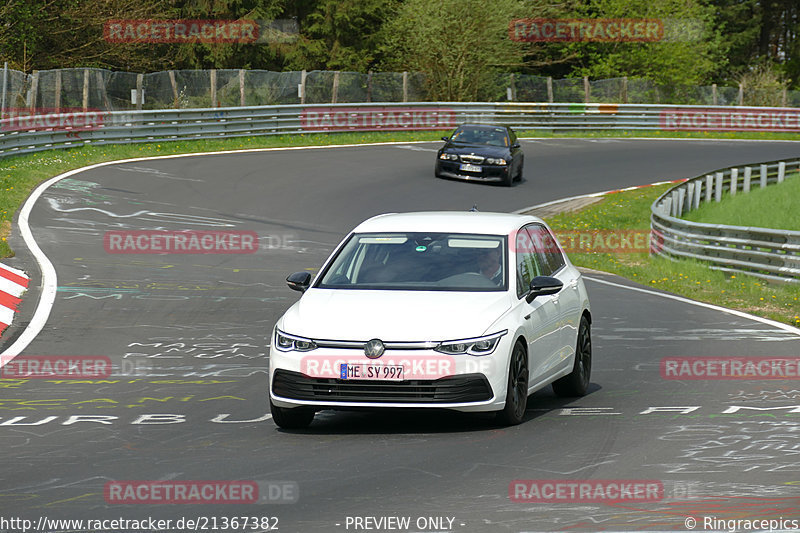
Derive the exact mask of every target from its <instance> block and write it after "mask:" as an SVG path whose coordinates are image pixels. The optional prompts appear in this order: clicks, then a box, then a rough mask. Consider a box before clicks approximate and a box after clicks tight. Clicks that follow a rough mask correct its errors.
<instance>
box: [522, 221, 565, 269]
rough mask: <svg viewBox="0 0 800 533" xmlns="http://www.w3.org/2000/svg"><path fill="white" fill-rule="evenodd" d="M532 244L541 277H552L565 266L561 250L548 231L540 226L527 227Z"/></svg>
mask: <svg viewBox="0 0 800 533" xmlns="http://www.w3.org/2000/svg"><path fill="white" fill-rule="evenodd" d="M527 229H528V232H529V233H530V235H531V240H532V242H533V243H534V247H535V249H536V254H537V257H538V259H539V262H540V263H541V265H542V272H543V273H542V274H541V275H542V276H552V275H553V274H555V273H556V272H558V271H559V270H561V268H562V267H563V266H564V265H566V261H565V260H564V256H563V255H562V253H561V249H560V248H559V247H558V244H557V243H556V239H555V237H554V236H553V234H552V233H550V231H549V230H548V229H547V228H546V227H544V226H542V225H541V224H531V225H530V226H528V227H527Z"/></svg>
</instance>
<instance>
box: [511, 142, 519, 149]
mask: <svg viewBox="0 0 800 533" xmlns="http://www.w3.org/2000/svg"><path fill="white" fill-rule="evenodd" d="M519 147H520V144H519V143H514V144H512V145H511V148H519Z"/></svg>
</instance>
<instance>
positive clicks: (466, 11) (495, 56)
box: [383, 0, 522, 101]
mask: <svg viewBox="0 0 800 533" xmlns="http://www.w3.org/2000/svg"><path fill="white" fill-rule="evenodd" d="M521 13H522V5H521V4H520V3H519V2H518V1H517V0H497V1H496V2H493V3H492V5H491V9H487V6H486V2H484V1H482V0H441V1H439V2H431V1H430V0H406V1H405V2H404V3H403V4H402V5H401V6H400V8H399V10H398V12H397V15H396V16H395V17H394V18H393V19H391V20H390V21H389V22H388V23H387V24H386V26H385V27H384V32H383V33H384V39H385V41H384V42H385V48H386V50H387V54H388V55H389V57H390V59H389V60H387V62H386V63H385V65H386V66H389V67H391V68H395V69H399V70H408V71H420V72H424V73H425V74H426V76H427V84H428V91H429V97H430V98H431V99H433V100H442V101H455V100H477V99H480V97H481V93H482V92H486V91H492V90H496V87H492V82H493V80H494V79H496V76H494V74H495V73H497V72H498V69H499V68H502V69H503V70H507V65H509V64H518V63H519V62H520V61H521V60H522V48H521V46H520V45H519V43H515V42H513V41H511V39H509V37H508V24H509V21H510V20H512V19H514V18H515V17H517V16H519V15H520V14H521Z"/></svg>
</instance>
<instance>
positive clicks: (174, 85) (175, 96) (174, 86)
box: [167, 70, 181, 109]
mask: <svg viewBox="0 0 800 533" xmlns="http://www.w3.org/2000/svg"><path fill="white" fill-rule="evenodd" d="M167 75H168V76H169V84H170V85H172V107H174V108H175V109H180V107H181V103H180V101H179V100H178V84H177V83H176V82H175V71H174V70H168V71H167Z"/></svg>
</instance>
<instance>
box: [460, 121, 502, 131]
mask: <svg viewBox="0 0 800 533" xmlns="http://www.w3.org/2000/svg"><path fill="white" fill-rule="evenodd" d="M458 127H459V128H465V127H466V128H478V129H487V130H488V129H496V128H502V129H504V130H509V129H511V128H510V127H509V126H506V125H503V124H473V123H471V122H467V123H464V124H459V125H458Z"/></svg>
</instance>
